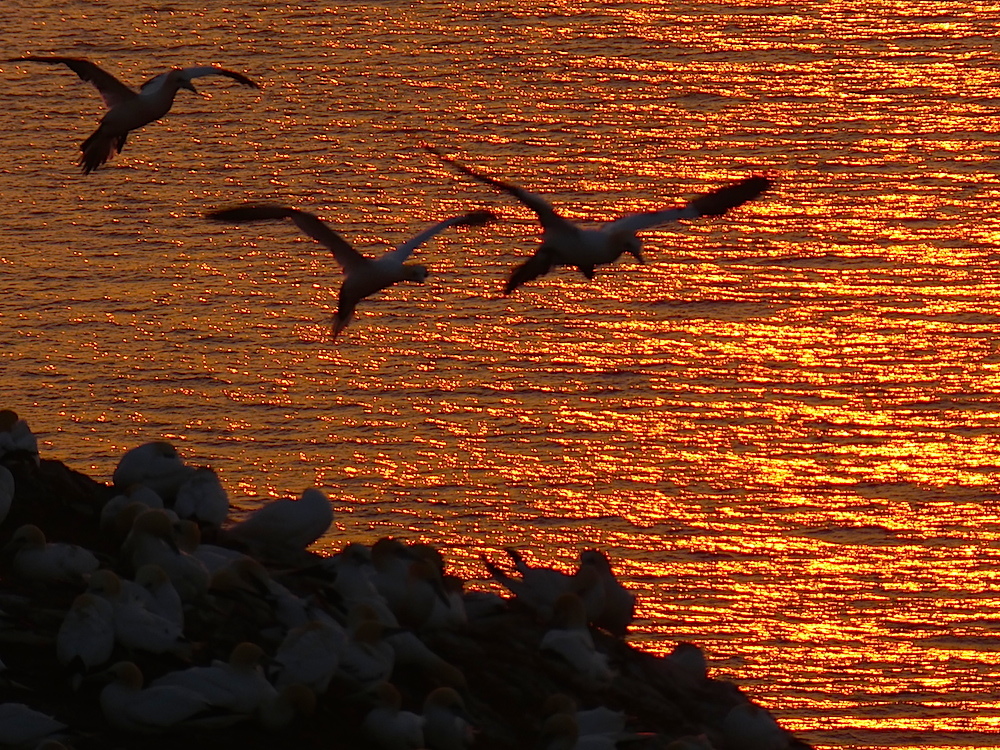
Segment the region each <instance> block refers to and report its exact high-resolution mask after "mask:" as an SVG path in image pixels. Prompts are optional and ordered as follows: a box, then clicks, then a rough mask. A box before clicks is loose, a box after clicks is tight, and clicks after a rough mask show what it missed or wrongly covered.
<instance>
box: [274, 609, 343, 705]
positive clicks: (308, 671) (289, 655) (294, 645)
mask: <svg viewBox="0 0 1000 750" xmlns="http://www.w3.org/2000/svg"><path fill="white" fill-rule="evenodd" d="M346 639H347V633H346V632H345V631H344V629H343V628H342V627H341V626H340V625H338V624H336V623H334V622H329V621H327V620H322V621H321V620H310V621H309V622H307V623H306V624H305V625H300V626H299V627H297V628H292V629H291V630H289V631H288V634H287V635H286V636H285V639H284V640H283V641H282V642H281V645H280V646H278V650H277V652H276V653H275V654H274V663H275V664H276V665H277V667H278V672H277V676H276V677H275V678H274V684H275V686H276V687H278V688H283V687H285V686H286V685H293V684H296V683H297V684H300V685H305V686H307V687H310V688H312V689H313V690H315V691H316V692H317V693H320V694H322V693H325V692H326V689H327V688H328V687H329V686H330V680H331V679H333V676H334V674H336V672H337V667H338V666H339V664H340V651H341V649H342V648H343V645H344V641H345V640H346Z"/></svg>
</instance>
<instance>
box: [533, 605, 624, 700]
mask: <svg viewBox="0 0 1000 750" xmlns="http://www.w3.org/2000/svg"><path fill="white" fill-rule="evenodd" d="M553 621H554V622H553V627H552V628H551V629H550V630H547V631H546V632H545V635H543V636H542V642H541V644H539V647H538V648H539V650H540V651H547V652H550V653H553V654H556V655H558V656H559V657H560V658H561V659H562V660H563V661H565V662H566V664H568V665H569V666H570V668H571V669H573V671H575V672H576V673H577V674H579V675H581V676H582V677H584V678H585V679H587V680H588V681H589V682H590V683H591V684H592V685H595V686H600V685H607V684H608V683H610V682H611V680H612V679H613V678H614V672H613V671H612V670H611V666H610V665H609V664H608V657H607V655H606V654H602V653H601V652H600V651H598V650H597V648H596V646H595V645H594V638H593V636H592V635H591V634H590V630H589V629H588V628H587V613H586V611H585V609H584V606H583V601H582V600H581V599H580V597H578V596H577V595H576V594H563V595H562V596H560V597H559V599H558V600H557V601H556V605H555V612H554V614H553Z"/></svg>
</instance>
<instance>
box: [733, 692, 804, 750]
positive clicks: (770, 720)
mask: <svg viewBox="0 0 1000 750" xmlns="http://www.w3.org/2000/svg"><path fill="white" fill-rule="evenodd" d="M722 734H723V736H724V737H725V739H726V747H727V748H732V750H787V748H788V747H789V746H790V744H791V743H790V740H791V736H790V735H789V734H788V732H786V731H785V730H784V729H782V728H781V726H779V724H778V722H777V721H775V720H774V717H773V716H771V714H770V713H769V712H768V711H767V710H766V709H763V708H761V707H760V706H758V705H756V704H754V703H740V704H738V705H736V706H733V707H732V708H731V709H730V710H729V713H728V714H726V718H725V719H723V721H722Z"/></svg>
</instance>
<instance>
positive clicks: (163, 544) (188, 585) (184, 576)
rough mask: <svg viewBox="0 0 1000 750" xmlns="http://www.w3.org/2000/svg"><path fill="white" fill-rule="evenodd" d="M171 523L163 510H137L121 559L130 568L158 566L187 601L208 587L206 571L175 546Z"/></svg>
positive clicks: (194, 559)
mask: <svg viewBox="0 0 1000 750" xmlns="http://www.w3.org/2000/svg"><path fill="white" fill-rule="evenodd" d="M173 524H174V519H173V518H172V517H171V514H170V513H168V512H167V511H166V510H147V511H145V512H143V513H140V514H139V515H138V516H136V519H135V521H134V522H133V523H132V530H131V531H130V532H129V534H128V536H127V537H126V538H125V541H124V542H123V543H122V546H121V559H122V560H123V561H124V562H125V563H126V564H127V565H129V566H130V567H131V568H132V569H133V570H138V569H139V568H141V567H142V566H143V565H147V564H153V565H159V566H160V567H161V568H163V571H164V572H165V573H166V574H167V576H168V577H169V578H170V580H171V581H172V582H173V584H174V586H175V587H176V589H177V593H178V594H180V595H181V600H182V601H186V602H189V601H191V600H193V599H195V598H197V597H198V596H200V595H201V594H203V593H205V591H206V590H207V589H208V581H209V575H208V570H206V568H205V566H204V565H203V564H202V562H201V560H199V559H198V558H197V557H195V556H194V555H190V554H188V553H187V552H184V551H183V550H181V549H180V548H179V547H178V545H177V540H176V539H175V537H174V526H173Z"/></svg>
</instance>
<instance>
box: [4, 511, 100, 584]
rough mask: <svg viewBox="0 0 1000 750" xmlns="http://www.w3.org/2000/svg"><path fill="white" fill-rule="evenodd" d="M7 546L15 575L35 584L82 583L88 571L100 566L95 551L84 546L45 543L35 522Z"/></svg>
mask: <svg viewBox="0 0 1000 750" xmlns="http://www.w3.org/2000/svg"><path fill="white" fill-rule="evenodd" d="M4 549H5V550H6V551H8V552H12V553H13V556H14V559H13V561H12V563H11V569H12V571H13V573H14V575H15V576H16V577H18V578H21V579H24V580H26V581H31V582H34V583H83V579H84V577H85V576H86V575H87V574H89V573H92V572H94V571H95V570H97V569H98V567H100V562H99V561H98V559H97V558H96V557H95V556H94V555H93V553H92V552H90V551H89V550H87V549H84V548H83V547H80V546H78V545H75V544H63V543H61V542H46V541H45V534H44V533H43V532H42V530H41V529H40V528H38V527H37V526H35V525H34V524H25V525H24V526H21V527H20V528H19V529H18V530H17V531H15V532H14V536H12V537H11V540H10V542H8V543H7V546H6V547H5V548H4Z"/></svg>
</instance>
